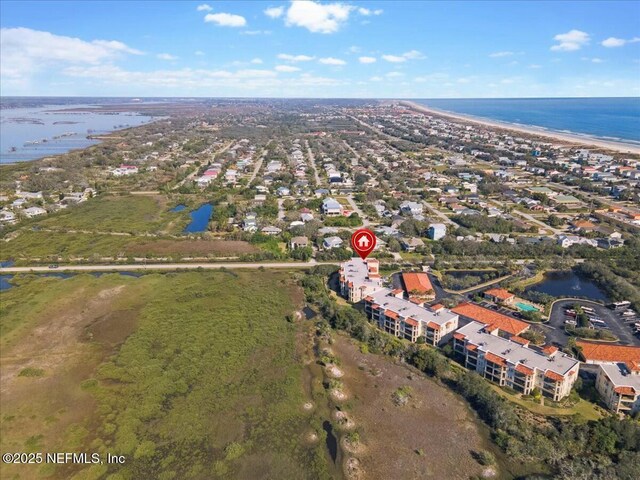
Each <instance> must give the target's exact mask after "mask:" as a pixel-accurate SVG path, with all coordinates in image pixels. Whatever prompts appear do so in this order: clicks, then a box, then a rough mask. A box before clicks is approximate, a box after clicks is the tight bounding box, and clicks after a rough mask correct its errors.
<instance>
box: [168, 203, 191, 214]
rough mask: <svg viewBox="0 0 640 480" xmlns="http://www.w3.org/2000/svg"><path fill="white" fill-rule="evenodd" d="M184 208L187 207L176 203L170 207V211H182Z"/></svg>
mask: <svg viewBox="0 0 640 480" xmlns="http://www.w3.org/2000/svg"><path fill="white" fill-rule="evenodd" d="M185 208H187V206H186V205H184V204H182V203H181V204H180V205H176V206H175V207H173V208H172V209H171V211H172V212H181V211H183V210H184V209H185Z"/></svg>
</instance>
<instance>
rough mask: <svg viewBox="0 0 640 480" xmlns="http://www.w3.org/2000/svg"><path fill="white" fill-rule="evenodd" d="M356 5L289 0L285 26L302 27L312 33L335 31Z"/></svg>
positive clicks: (345, 20) (310, 0)
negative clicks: (293, 0)
mask: <svg viewBox="0 0 640 480" xmlns="http://www.w3.org/2000/svg"><path fill="white" fill-rule="evenodd" d="M355 8H356V7H354V6H352V5H347V4H344V3H317V2H314V1H312V0H298V1H295V2H291V4H290V6H289V9H288V10H287V14H286V17H285V24H286V25H287V26H296V27H303V28H306V29H307V30H309V31H310V32H313V33H335V32H337V31H338V30H339V29H340V27H341V26H342V25H344V24H345V23H346V22H347V20H348V19H349V14H350V13H351V11H352V10H354V9H355Z"/></svg>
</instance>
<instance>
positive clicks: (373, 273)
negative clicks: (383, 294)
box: [340, 258, 382, 303]
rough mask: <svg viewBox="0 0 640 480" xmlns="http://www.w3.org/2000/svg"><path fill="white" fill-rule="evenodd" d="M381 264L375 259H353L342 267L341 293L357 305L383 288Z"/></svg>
mask: <svg viewBox="0 0 640 480" xmlns="http://www.w3.org/2000/svg"><path fill="white" fill-rule="evenodd" d="M379 269H380V262H378V260H376V259H375V258H371V259H368V260H362V259H360V258H352V259H351V260H349V261H348V262H344V263H343V264H342V265H341V266H340V293H341V294H342V296H343V297H345V298H347V299H348V300H349V301H350V302H353V303H357V302H359V301H360V300H362V299H363V298H364V297H366V296H367V295H370V294H372V293H374V292H377V291H378V290H380V289H381V288H382V277H381V276H380V272H379Z"/></svg>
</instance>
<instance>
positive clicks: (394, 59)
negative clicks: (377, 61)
mask: <svg viewBox="0 0 640 480" xmlns="http://www.w3.org/2000/svg"><path fill="white" fill-rule="evenodd" d="M382 58H383V59H385V60H386V61H387V62H391V63H402V62H406V61H407V59H406V58H404V57H401V56H399V55H382Z"/></svg>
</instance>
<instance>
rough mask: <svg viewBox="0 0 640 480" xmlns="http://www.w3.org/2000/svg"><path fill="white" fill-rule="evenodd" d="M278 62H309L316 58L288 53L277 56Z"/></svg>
mask: <svg viewBox="0 0 640 480" xmlns="http://www.w3.org/2000/svg"><path fill="white" fill-rule="evenodd" d="M278 58H279V59H280V60H286V61H287V62H309V61H311V60H313V59H314V58H316V57H310V56H309V55H289V54H288V53H280V54H278Z"/></svg>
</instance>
